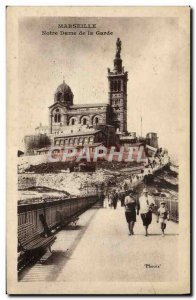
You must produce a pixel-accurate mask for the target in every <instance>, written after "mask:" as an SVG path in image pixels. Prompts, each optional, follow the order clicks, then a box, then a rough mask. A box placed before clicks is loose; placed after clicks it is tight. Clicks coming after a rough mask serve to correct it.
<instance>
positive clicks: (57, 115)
mask: <svg viewBox="0 0 196 300" xmlns="http://www.w3.org/2000/svg"><path fill="white" fill-rule="evenodd" d="M54 122H55V123H60V122H61V114H60V112H59V109H58V108H57V109H56V110H55V115H54Z"/></svg>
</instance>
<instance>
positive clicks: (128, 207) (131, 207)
mask: <svg viewBox="0 0 196 300" xmlns="http://www.w3.org/2000/svg"><path fill="white" fill-rule="evenodd" d="M133 194H134V192H133V190H132V189H131V190H130V191H127V196H126V197H125V218H126V221H127V224H128V229H129V235H134V232H133V228H134V225H135V222H136V209H137V205H136V200H135V198H134V196H133Z"/></svg>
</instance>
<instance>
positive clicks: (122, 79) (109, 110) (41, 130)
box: [25, 38, 128, 154]
mask: <svg viewBox="0 0 196 300" xmlns="http://www.w3.org/2000/svg"><path fill="white" fill-rule="evenodd" d="M107 75H108V76H107V79H108V93H107V94H108V101H107V103H105V104H103V103H93V102H92V104H74V94H73V92H72V90H71V88H70V87H69V86H68V85H67V84H66V83H65V82H64V81H63V82H62V83H61V84H60V85H59V86H58V87H57V89H56V91H55V94H54V102H53V104H52V105H51V106H49V110H48V116H49V118H48V119H49V125H48V126H42V125H41V124H40V126H38V127H37V128H36V129H35V131H36V139H37V137H38V136H41V135H42V136H43V135H46V136H47V137H49V138H50V141H51V144H52V145H59V146H68V145H75V146H83V145H91V146H93V145H97V144H100V143H101V144H104V145H106V146H111V145H115V144H117V143H118V141H119V137H120V136H123V135H126V134H127V81H128V73H127V72H125V70H124V67H123V66H122V59H121V41H120V39H119V38H118V39H117V41H116V52H115V57H114V60H113V68H112V70H110V69H109V68H108V74H107ZM25 138H26V140H25V142H26V145H27V146H28V142H29V141H31V139H32V136H26V137H25ZM31 142H32V141H31ZM27 148H28V147H27ZM38 148H39V147H38ZM44 151H47V150H46V148H45V147H44V148H43V147H42V148H41V149H37V154H41V153H44Z"/></svg>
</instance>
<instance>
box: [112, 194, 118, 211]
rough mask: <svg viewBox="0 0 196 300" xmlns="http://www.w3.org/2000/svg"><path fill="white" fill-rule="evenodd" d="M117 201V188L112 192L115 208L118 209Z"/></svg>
mask: <svg viewBox="0 0 196 300" xmlns="http://www.w3.org/2000/svg"><path fill="white" fill-rule="evenodd" d="M117 202H118V193H117V192H116V190H114V191H113V194H112V204H113V207H114V209H116V207H117Z"/></svg>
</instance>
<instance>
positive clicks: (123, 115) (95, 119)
mask: <svg viewBox="0 0 196 300" xmlns="http://www.w3.org/2000/svg"><path fill="white" fill-rule="evenodd" d="M189 126H190V8H189V7H83V8H81V7H8V8H7V137H8V141H7V293H8V294H100V295H104V294H106V295H107V294H122V295H125V294H189V293H190V169H189V167H190V156H189V155H190V128H189Z"/></svg>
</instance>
